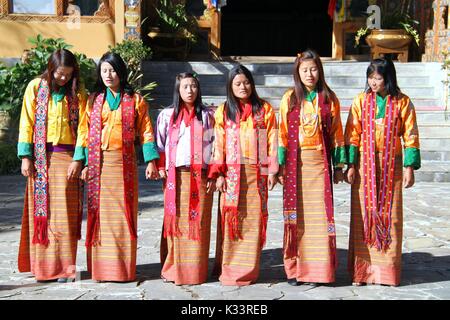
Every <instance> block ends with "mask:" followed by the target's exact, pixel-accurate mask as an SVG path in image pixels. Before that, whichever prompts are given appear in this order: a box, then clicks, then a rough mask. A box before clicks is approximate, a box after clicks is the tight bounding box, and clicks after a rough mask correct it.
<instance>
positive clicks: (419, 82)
mask: <svg viewBox="0 0 450 320" xmlns="http://www.w3.org/2000/svg"><path fill="white" fill-rule="evenodd" d="M325 77H326V80H327V83H328V85H329V86H330V87H331V88H332V89H333V90H334V89H335V88H339V87H349V86H350V87H358V88H361V90H363V89H364V87H365V85H366V77H365V76H356V75H347V76H333V77H331V76H328V75H327V74H325ZM253 78H254V80H255V84H256V85H260V86H274V87H292V86H293V85H294V80H293V77H292V75H291V74H289V75H272V74H265V75H260V74H257V75H254V77H253ZM155 79H157V80H158V85H160V86H171V87H173V85H174V83H175V78H174V75H173V74H170V73H164V74H160V73H146V74H145V75H144V82H151V81H155ZM198 79H199V81H200V84H201V87H202V88H203V87H204V86H208V85H220V86H224V85H226V81H227V75H223V74H201V75H198ZM429 82H430V79H429V77H428V76H401V77H399V79H398V84H399V86H400V88H401V89H402V90H404V88H411V87H416V86H418V87H423V86H426V85H427V84H429Z"/></svg>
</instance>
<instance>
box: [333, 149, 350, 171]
mask: <svg viewBox="0 0 450 320" xmlns="http://www.w3.org/2000/svg"><path fill="white" fill-rule="evenodd" d="M331 157H332V159H333V166H334V167H336V166H337V165H338V164H344V163H347V153H346V152H345V147H344V146H342V147H337V148H334V149H333V150H332V151H331Z"/></svg>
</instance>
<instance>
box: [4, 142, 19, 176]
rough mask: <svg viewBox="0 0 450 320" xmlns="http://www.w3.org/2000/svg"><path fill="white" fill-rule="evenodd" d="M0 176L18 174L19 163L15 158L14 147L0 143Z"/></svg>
mask: <svg viewBox="0 0 450 320" xmlns="http://www.w3.org/2000/svg"><path fill="white" fill-rule="evenodd" d="M0 154H1V155H2V156H1V157H0V174H8V173H18V172H19V171H20V165H21V162H20V160H19V158H17V149H16V147H15V146H13V145H10V144H5V143H0Z"/></svg>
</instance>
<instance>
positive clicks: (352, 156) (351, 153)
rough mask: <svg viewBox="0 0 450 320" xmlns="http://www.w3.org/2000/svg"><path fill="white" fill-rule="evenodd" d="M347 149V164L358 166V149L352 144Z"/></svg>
mask: <svg viewBox="0 0 450 320" xmlns="http://www.w3.org/2000/svg"><path fill="white" fill-rule="evenodd" d="M345 149H346V151H347V160H348V161H347V163H348V164H356V163H357V162H358V155H359V150H358V147H357V146H354V145H352V144H351V145H349V146H345Z"/></svg>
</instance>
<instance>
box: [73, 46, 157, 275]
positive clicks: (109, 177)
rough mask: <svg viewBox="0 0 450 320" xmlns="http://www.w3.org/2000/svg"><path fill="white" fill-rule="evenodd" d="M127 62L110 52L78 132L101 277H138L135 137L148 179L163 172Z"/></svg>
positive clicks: (92, 264)
mask: <svg viewBox="0 0 450 320" xmlns="http://www.w3.org/2000/svg"><path fill="white" fill-rule="evenodd" d="M127 74H128V72H127V67H126V65H125V63H124V61H123V60H122V58H121V57H120V56H119V55H117V54H115V53H109V52H108V53H106V54H104V55H103V57H102V58H101V59H100V61H99V63H98V67H97V77H98V78H97V84H96V91H95V92H94V93H93V94H92V95H91V96H90V97H89V101H88V108H87V112H86V116H85V117H84V119H83V120H82V123H81V125H80V131H79V137H78V138H79V140H80V141H81V143H80V145H82V146H83V147H84V150H85V154H84V157H80V159H83V160H85V161H86V160H88V164H89V166H88V168H89V169H88V170H86V169H84V170H83V173H82V178H83V179H84V180H86V181H87V184H88V224H87V235H86V246H87V251H88V270H89V271H90V272H91V274H92V278H93V279H94V280H97V281H122V282H125V281H133V280H134V279H135V278H136V251H137V209H138V180H137V166H136V158H135V150H134V142H135V139H138V140H139V142H140V144H141V145H142V150H143V154H144V160H145V162H147V168H146V170H145V175H146V178H147V179H149V178H151V179H156V178H157V177H158V176H157V174H158V172H157V170H156V165H155V163H154V160H155V159H157V158H158V157H159V156H158V152H157V150H156V143H155V137H154V134H153V129H152V124H151V120H150V117H149V115H148V105H147V102H146V101H145V100H144V99H143V98H142V96H141V95H139V94H137V93H135V92H134V91H133V88H131V86H130V85H129V83H128V82H127Z"/></svg>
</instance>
